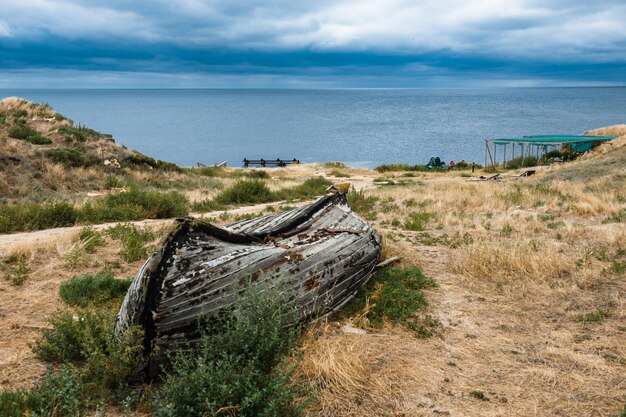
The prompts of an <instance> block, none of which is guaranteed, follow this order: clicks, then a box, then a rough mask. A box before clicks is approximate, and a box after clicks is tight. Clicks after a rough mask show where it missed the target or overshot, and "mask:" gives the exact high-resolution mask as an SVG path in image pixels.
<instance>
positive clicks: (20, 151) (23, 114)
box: [0, 97, 181, 199]
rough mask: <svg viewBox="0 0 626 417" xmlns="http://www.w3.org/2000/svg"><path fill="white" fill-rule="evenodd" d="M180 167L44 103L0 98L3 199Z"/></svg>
mask: <svg viewBox="0 0 626 417" xmlns="http://www.w3.org/2000/svg"><path fill="white" fill-rule="evenodd" d="M150 170H156V171H173V172H180V171H181V169H180V168H179V167H177V166H176V165H174V164H172V163H168V162H163V161H159V160H155V159H153V158H150V157H147V156H145V155H143V154H141V153H139V152H135V151H132V150H130V149H127V148H125V147H123V146H120V145H118V144H116V143H115V140H114V139H113V137H112V136H111V135H108V134H103V133H99V132H96V131H95V130H93V129H90V128H88V127H85V126H81V125H78V126H77V125H75V124H74V123H73V122H72V121H71V120H70V119H68V118H66V117H65V116H63V115H61V114H59V113H57V112H55V111H54V110H53V109H52V108H51V107H50V106H49V105H47V104H35V103H30V102H28V101H26V100H22V99H18V98H15V97H11V98H5V99H4V100H2V101H1V102H0V195H2V196H3V197H4V198H7V199H16V198H23V197H30V198H34V197H39V198H41V197H44V196H50V195H55V194H59V193H74V192H78V191H98V190H105V189H109V188H111V187H115V186H118V185H119V180H118V176H120V175H125V174H127V173H128V172H142V171H150Z"/></svg>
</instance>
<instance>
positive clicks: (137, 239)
mask: <svg viewBox="0 0 626 417" xmlns="http://www.w3.org/2000/svg"><path fill="white" fill-rule="evenodd" d="M107 233H108V235H109V236H111V237H112V238H113V239H119V240H120V241H121V242H122V249H121V251H120V256H121V257H122V258H123V259H124V260H126V261H127V262H134V261H138V260H140V259H143V258H146V257H147V256H148V248H147V247H146V244H147V243H148V242H149V241H150V240H152V239H153V238H154V235H153V234H152V233H151V232H150V231H149V230H147V229H143V230H142V229H139V228H137V227H136V226H134V225H132V224H128V223H126V224H124V223H120V224H118V225H116V226H114V227H111V228H109V229H108V230H107Z"/></svg>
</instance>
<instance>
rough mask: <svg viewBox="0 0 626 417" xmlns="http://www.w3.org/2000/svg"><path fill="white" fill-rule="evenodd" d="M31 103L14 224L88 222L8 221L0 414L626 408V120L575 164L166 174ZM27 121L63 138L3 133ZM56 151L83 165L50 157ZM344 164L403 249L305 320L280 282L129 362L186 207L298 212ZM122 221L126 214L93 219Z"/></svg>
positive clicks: (1, 240) (4, 154)
mask: <svg viewBox="0 0 626 417" xmlns="http://www.w3.org/2000/svg"><path fill="white" fill-rule="evenodd" d="M12 106H14V105H12ZM20 106H26V104H20V105H19V106H17V107H16V108H15V109H14V108H13V107H11V110H6V109H5V108H3V109H4V110H2V111H3V112H4V114H3V116H2V117H3V118H4V120H5V122H4V123H5V124H4V125H2V127H0V130H1V129H5V130H2V133H0V138H2V139H0V158H3V159H2V161H3V162H6V163H7V164H16V163H17V162H15V161H13V159H11V158H18V159H20V161H21V162H19V164H20V165H19V166H20V167H22V168H23V169H24V171H20V172H25V173H26V174H25V178H26V177H27V178H28V179H29V180H30V179H31V178H34V181H33V184H34V186H32V187H31V188H30V189H28V188H27V187H26V185H25V184H26V180H24V182H22V179H21V178H11V175H7V174H6V172H5V171H2V174H1V175H0V187H5V188H3V189H2V190H3V191H4V190H7V193H4V192H3V193H2V196H3V197H2V202H1V203H0V213H1V214H0V227H4V229H2V233H7V231H17V230H44V229H48V228H51V227H58V226H75V225H79V226H80V227H75V228H68V229H61V230H54V231H52V230H50V231H49V233H45V232H38V233H35V234H24V235H15V236H7V235H0V277H1V279H0V291H2V294H3V300H4V301H3V303H2V310H1V311H0V314H1V315H2V318H3V320H2V321H0V339H2V340H3V341H5V342H4V344H3V345H2V346H0V349H2V351H1V353H2V356H1V357H0V364H1V365H2V366H0V385H1V387H2V391H0V415H7V416H20V417H22V416H24V415H31V416H35V415H39V416H43V415H53V416H81V415H94V414H97V413H101V414H104V415H113V416H118V415H133V414H135V415H158V416H170V415H183V414H184V415H219V416H223V415H237V416H244V415H266V416H277V415H287V416H289V415H291V416H299V415H302V416H304V415H307V416H314V415H320V416H321V415H333V416H334V415H359V416H380V415H390V414H394V415H416V414H420V413H423V412H424V410H425V407H428V410H432V414H433V415H434V414H437V415H448V414H449V415H456V414H468V415H487V416H488V415H500V414H507V415H536V414H541V415H553V414H562V415H587V414H589V413H590V412H593V413H597V414H598V415H612V416H619V415H620V414H624V411H623V410H625V409H624V402H625V401H624V398H625V397H626V391H625V389H624V387H623V384H622V381H623V375H624V372H625V370H626V352H625V351H624V332H623V322H624V319H625V318H626V312H625V310H624V301H623V300H624V296H623V295H624V294H625V293H626V282H624V280H623V276H624V273H625V271H626V229H625V227H626V215H625V213H626V188H625V187H626V181H625V179H626V173H625V172H624V166H626V127H613V128H607V129H604V130H605V131H603V132H600V131H598V132H597V133H596V134H612V135H617V136H622V137H621V138H620V139H616V140H614V141H611V142H609V143H605V144H603V145H601V146H600V147H598V148H597V149H594V150H592V151H591V152H589V153H588V154H587V155H585V156H583V157H579V158H577V159H576V160H575V161H571V162H565V163H559V164H553V165H550V166H546V167H542V168H540V169H538V170H537V173H536V175H535V176H533V177H530V178H514V177H513V176H508V175H505V174H503V175H502V178H503V180H502V181H501V182H491V181H469V180H470V179H476V178H472V177H477V176H478V175H482V174H484V173H483V172H476V173H475V174H471V172H469V171H468V170H461V171H460V172H459V171H455V170H453V171H447V172H446V173H441V172H432V171H424V172H421V171H419V170H410V169H409V170H405V169H404V168H403V169H399V170H396V169H389V170H384V172H379V171H372V170H357V169H352V168H349V167H346V166H343V165H341V164H338V163H328V164H325V165H322V164H320V165H314V166H308V165H302V166H295V167H290V168H288V169H258V170H257V169H250V170H243V169H241V170H237V169H229V168H214V167H200V168H180V169H173V168H171V167H170V168H171V169H170V168H168V169H166V168H165V167H166V166H167V165H166V164H164V163H162V164H160V167H159V164H158V163H156V162H155V163H154V164H153V165H155V166H154V167H153V166H151V165H149V164H148V163H141V164H136V163H134V162H130V161H129V159H124V158H122V157H119V158H116V159H118V161H119V163H120V168H111V166H110V165H107V166H104V164H103V162H102V157H101V156H100V154H99V152H98V149H97V147H92V145H94V144H96V143H100V142H101V143H102V144H103V146H105V143H106V144H107V145H106V146H113V145H115V144H114V143H113V142H111V140H110V138H108V137H106V136H97V134H96V133H94V132H91V131H90V130H89V129H88V128H85V127H82V126H79V127H75V128H74V129H75V130H72V129H69V130H63V131H62V132H61V133H59V132H58V130H57V129H56V128H55V129H53V130H52V131H49V130H48V129H49V127H51V126H49V124H55V123H62V124H63V126H68V127H70V126H73V125H71V124H70V122H69V121H68V120H67V119H65V118H64V117H62V116H60V115H57V114H56V113H54V112H53V111H52V110H51V109H50V108H49V106H41V109H40V108H39V107H27V108H26V107H25V108H24V109H22V108H21V107H20ZM29 106H30V105H29ZM22 110H24V111H25V112H24V111H22ZM44 116H45V118H46V119H49V120H50V121H43V120H35V121H33V120H32V119H33V118H36V117H44ZM16 118H17V120H21V122H19V121H15V120H16ZM52 120H54V121H52ZM44 123H45V124H44ZM15 124H23V125H26V126H30V127H31V128H32V129H34V130H36V131H37V132H39V134H41V135H42V136H45V137H50V138H51V140H52V141H53V144H47V145H46V144H37V145H36V144H33V143H29V142H27V141H26V140H24V139H16V138H13V137H10V136H9V135H8V130H7V129H6V128H7V127H11V126H14V125H15ZM40 125H41V126H46V127H47V129H43V128H40ZM5 132H6V133H5ZM26 137H28V136H26ZM98 138H99V139H98ZM80 146H82V147H83V148H80ZM115 146H116V147H117V145H115ZM63 148H69V149H75V150H76V152H78V154H77V155H78V156H79V157H80V158H82V157H83V155H84V157H86V158H87V159H88V160H89V161H90V162H88V164H87V165H81V164H82V162H73V156H67V158H66V157H65V156H59V157H58V159H57V160H54V158H56V157H50V156H48V155H49V154H47V153H45V152H48V150H52V149H62V150H61V151H59V155H63V153H64V152H69V151H66V150H65V149H63ZM119 148H120V152H128V153H129V154H132V151H129V150H124V149H123V148H121V147H119ZM112 149H113V148H111V150H110V152H111V156H112V155H113V153H114V152H113V150H112ZM116 149H117V148H116ZM42 151H45V152H42ZM83 151H84V153H83ZM34 152H36V153H34ZM72 152H73V151H72ZM106 152H107V151H106V150H105V155H106ZM116 152H117V151H116ZM33 155H37V156H36V157H33ZM42 155H43V156H42ZM68 155H69V154H68ZM133 155H135V154H133ZM41 158H43V164H42V163H41V162H39V161H41ZM80 158H78V160H79V161H80ZM92 158H93V159H92ZM134 159H135V160H140V159H141V157H136V156H135V157H134ZM148 161H149V159H148ZM148 166H150V168H148ZM408 166H409V167H411V165H408ZM35 169H36V170H35ZM333 171H337V172H333ZM37 172H38V173H39V174H37ZM337 173H339V174H345V175H349V176H350V179H349V181H351V182H352V185H353V189H351V191H350V192H349V193H348V201H349V204H350V206H351V207H352V209H353V210H354V211H355V212H357V213H358V214H359V215H360V216H361V217H363V218H364V219H366V220H367V221H368V222H369V223H370V224H371V225H372V226H373V227H375V228H376V230H377V231H378V232H379V233H380V235H381V239H382V241H383V258H391V257H394V256H399V257H400V260H399V261H398V263H396V264H394V265H393V266H391V267H386V268H384V269H382V270H380V271H379V272H377V274H376V275H375V276H373V277H372V279H371V280H370V282H369V283H368V284H367V285H365V286H364V287H363V288H361V289H360V290H359V292H358V294H357V296H356V298H355V299H354V300H353V301H352V302H351V303H349V304H348V305H347V306H346V307H345V308H344V309H343V311H341V312H340V314H338V315H337V316H335V317H330V318H328V319H326V320H321V321H319V322H318V323H315V324H312V325H310V326H307V327H303V328H287V327H285V326H284V325H283V324H284V323H283V322H282V320H283V318H284V317H285V316H284V314H289V311H287V310H285V308H286V307H285V305H287V303H284V302H281V300H282V299H281V296H282V295H281V294H274V295H272V296H269V294H265V296H264V295H263V293H260V294H259V293H257V294H250V295H249V297H250V299H253V300H254V302H252V303H248V304H241V305H239V306H238V307H237V311H236V312H235V315H234V316H225V317H223V318H222V319H221V320H219V321H218V322H216V323H206V326H205V327H204V330H203V331H204V332H205V337H204V338H203V341H202V343H201V345H200V346H199V347H198V348H197V349H196V350H185V351H182V352H180V354H179V355H177V356H176V357H173V358H172V365H171V368H169V369H168V370H167V371H166V372H165V373H164V377H163V378H162V379H159V380H153V381H149V380H147V379H145V378H144V376H143V375H134V374H133V373H132V372H131V371H130V370H132V369H137V367H138V366H140V365H141V363H138V362H137V361H141V360H142V356H141V355H140V353H141V352H142V351H143V346H142V342H141V341H142V338H143V335H142V334H141V332H140V331H139V330H138V329H131V330H129V332H128V333H127V334H125V335H124V337H123V338H122V340H118V341H115V340H114V339H113V336H112V332H111V326H112V323H113V320H114V315H115V313H116V310H117V308H118V307H119V305H120V302H121V298H122V297H123V296H124V293H125V289H126V288H127V287H128V285H129V282H130V281H129V278H130V277H132V276H134V275H135V274H136V272H137V271H138V270H139V268H140V267H141V265H142V264H143V262H144V261H145V259H146V257H147V256H148V254H149V253H150V252H151V251H152V249H153V247H154V245H155V244H156V242H157V240H158V239H160V238H161V237H162V236H164V235H165V234H166V233H167V228H168V227H169V225H170V223H171V220H170V219H171V218H172V217H177V216H180V215H186V214H188V213H189V212H191V211H199V212H209V213H208V215H209V216H210V219H211V221H212V222H214V223H216V224H223V223H227V222H230V221H233V220H237V219H240V218H244V217H250V216H259V215H263V214H266V213H270V212H277V211H278V210H283V209H289V208H293V207H294V206H296V205H297V204H298V202H297V201H298V200H309V199H312V198H315V197H316V196H318V195H320V194H322V193H323V192H324V190H325V188H327V187H328V185H329V184H330V183H331V180H329V179H328V178H329V177H331V178H337V177H338V178H345V177H341V176H338V175H335V174H337ZM462 174H463V175H462ZM20 175H21V174H20ZM92 175H93V176H95V177H97V178H93V179H89V178H91V177H90V176H92ZM76 177H79V178H78V179H77V178H76ZM375 180H376V181H375ZM89 182H93V184H92V185H93V188H92V187H91V186H90V185H88V183H89ZM38 184H39V185H38ZM51 184H56V190H53V189H52V188H50V185H51ZM7 187H8V188H7ZM112 188H123V189H124V190H123V191H122V190H112ZM92 191H93V192H94V193H97V194H98V195H88V193H90V192H92ZM285 201H289V202H288V203H285ZM250 204H257V205H255V206H250V207H245V206H246V205H250ZM258 205H260V206H258ZM86 207H87V208H86ZM217 210H219V211H217ZM147 218H148V219H155V220H153V221H150V222H146V221H142V220H143V219H147ZM159 218H160V219H161V220H156V219H159ZM110 221H112V222H120V221H121V222H122V223H117V224H114V225H106V224H105V225H103V224H100V223H103V222H110ZM35 237H36V238H35ZM264 297H266V298H264ZM235 316H236V317H237V318H238V319H237V320H234V319H233V317H235ZM554 387H558V388H559V389H554ZM572 398H575V399H576V401H572ZM429 412H430V411H429Z"/></svg>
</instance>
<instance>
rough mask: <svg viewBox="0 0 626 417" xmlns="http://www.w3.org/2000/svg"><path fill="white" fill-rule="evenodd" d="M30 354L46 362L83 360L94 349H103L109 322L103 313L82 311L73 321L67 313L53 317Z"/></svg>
mask: <svg viewBox="0 0 626 417" xmlns="http://www.w3.org/2000/svg"><path fill="white" fill-rule="evenodd" d="M48 322H49V323H50V324H51V325H52V329H47V330H44V332H43V335H42V337H41V338H40V339H39V340H37V342H36V343H35V346H34V347H33V351H34V352H35V353H36V354H37V356H39V357H40V358H41V359H42V360H44V361H46V362H72V361H80V360H84V359H86V358H87V356H88V355H89V353H90V351H91V350H93V348H94V346H98V347H99V348H105V347H106V340H107V336H108V333H109V332H110V331H111V329H112V325H113V318H112V316H111V315H110V314H107V313H104V312H96V313H93V312H90V311H86V312H84V313H83V314H80V315H78V316H77V317H74V316H73V315H72V314H70V313H68V312H61V313H57V314H55V315H53V316H52V317H51V318H50V319H49V320H48Z"/></svg>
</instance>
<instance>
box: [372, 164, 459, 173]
mask: <svg viewBox="0 0 626 417" xmlns="http://www.w3.org/2000/svg"><path fill="white" fill-rule="evenodd" d="M374 170H375V171H377V172H380V173H384V172H396V171H413V172H445V171H447V170H448V168H447V167H446V166H444V167H432V168H429V167H427V166H426V165H419V164H417V165H408V164H384V165H380V166H377V167H376V168H374Z"/></svg>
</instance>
